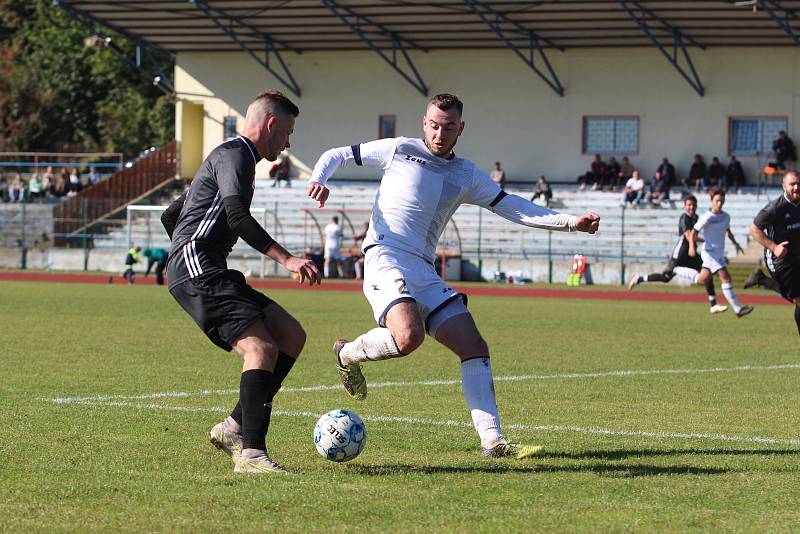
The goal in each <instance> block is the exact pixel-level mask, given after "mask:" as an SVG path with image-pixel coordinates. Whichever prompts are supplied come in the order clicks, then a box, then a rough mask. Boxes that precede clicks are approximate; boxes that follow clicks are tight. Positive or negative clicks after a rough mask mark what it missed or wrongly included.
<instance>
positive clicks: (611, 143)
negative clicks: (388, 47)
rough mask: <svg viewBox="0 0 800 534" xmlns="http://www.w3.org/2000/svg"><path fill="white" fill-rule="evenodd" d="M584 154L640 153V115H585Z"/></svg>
mask: <svg viewBox="0 0 800 534" xmlns="http://www.w3.org/2000/svg"><path fill="white" fill-rule="evenodd" d="M583 153H584V154H620V155H626V154H627V155H629V154H638V153H639V117H598V116H593V117H584V118H583Z"/></svg>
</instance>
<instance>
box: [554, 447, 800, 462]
mask: <svg viewBox="0 0 800 534" xmlns="http://www.w3.org/2000/svg"><path fill="white" fill-rule="evenodd" d="M693 455H710V456H783V455H787V456H788V455H793V456H794V455H800V449H616V450H605V451H579V452H545V453H544V454H543V455H542V456H543V457H545V458H566V459H572V460H586V459H597V460H621V459H624V458H645V457H648V456H693Z"/></svg>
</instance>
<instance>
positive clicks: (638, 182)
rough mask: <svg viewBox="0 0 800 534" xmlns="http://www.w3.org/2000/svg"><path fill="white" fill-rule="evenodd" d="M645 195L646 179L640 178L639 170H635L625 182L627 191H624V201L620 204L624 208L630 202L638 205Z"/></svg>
mask: <svg viewBox="0 0 800 534" xmlns="http://www.w3.org/2000/svg"><path fill="white" fill-rule="evenodd" d="M643 196H644V180H642V179H641V178H639V171H633V173H632V174H631V177H630V178H628V181H627V182H626V183H625V191H624V192H623V193H622V202H621V203H620V206H622V207H623V208H624V207H626V206H627V205H628V204H631V205H632V206H638V205H639V202H641V200H642V197H643Z"/></svg>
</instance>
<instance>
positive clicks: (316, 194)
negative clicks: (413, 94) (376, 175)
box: [306, 138, 400, 208]
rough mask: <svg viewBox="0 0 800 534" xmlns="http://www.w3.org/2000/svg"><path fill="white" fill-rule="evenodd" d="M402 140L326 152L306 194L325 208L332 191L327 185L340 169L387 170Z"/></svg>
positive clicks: (381, 141)
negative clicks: (354, 167) (355, 166)
mask: <svg viewBox="0 0 800 534" xmlns="http://www.w3.org/2000/svg"><path fill="white" fill-rule="evenodd" d="M399 141H400V138H389V139H378V140H377V141H370V142H369V143H361V144H359V145H350V146H343V147H339V148H331V149H330V150H326V151H325V152H323V154H322V155H321V156H320V157H319V159H318V160H317V163H316V165H314V170H313V171H312V173H311V179H310V180H309V182H308V189H307V191H306V193H307V194H308V196H309V197H311V198H312V199H314V200H316V201H317V202H319V207H320V208H321V207H323V206H324V205H325V202H326V201H327V200H328V196H329V195H330V190H329V189H328V188H327V187H326V185H325V184H327V183H328V179H329V178H330V177H331V176H333V173H335V172H336V171H337V170H338V169H339V168H340V167H345V166H350V165H358V166H361V165H367V166H370V167H381V168H382V169H386V168H388V167H389V165H390V164H391V162H392V159H393V158H394V152H395V150H396V149H397V143H398V142H399Z"/></svg>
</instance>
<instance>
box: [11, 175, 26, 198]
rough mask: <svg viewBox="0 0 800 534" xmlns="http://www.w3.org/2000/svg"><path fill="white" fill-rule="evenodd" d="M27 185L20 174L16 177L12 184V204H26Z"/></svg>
mask: <svg viewBox="0 0 800 534" xmlns="http://www.w3.org/2000/svg"><path fill="white" fill-rule="evenodd" d="M27 185H28V184H27V183H25V179H24V178H23V177H22V175H21V174H20V173H16V174H15V175H14V181H12V182H11V202H25V192H26V190H27Z"/></svg>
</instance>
